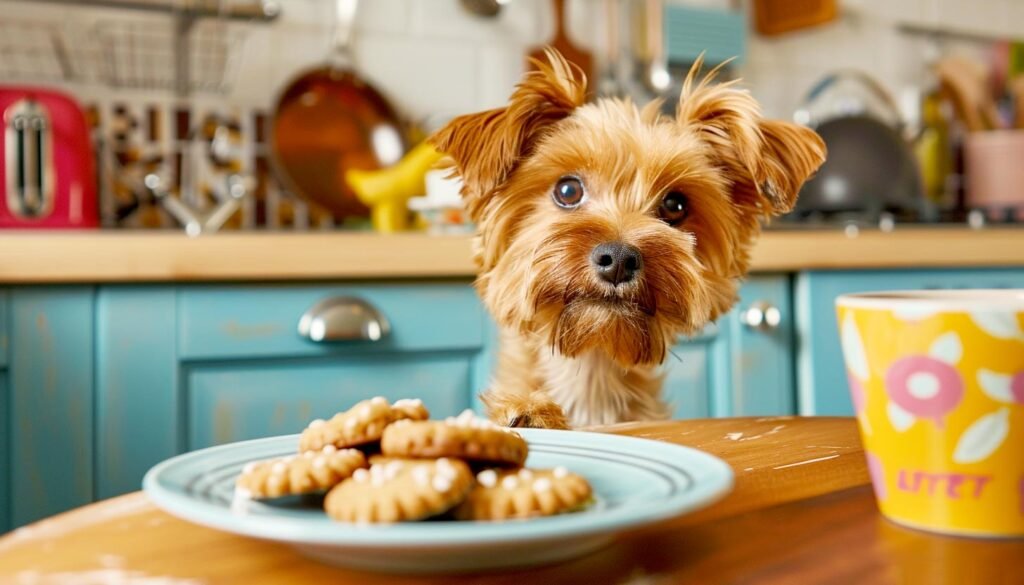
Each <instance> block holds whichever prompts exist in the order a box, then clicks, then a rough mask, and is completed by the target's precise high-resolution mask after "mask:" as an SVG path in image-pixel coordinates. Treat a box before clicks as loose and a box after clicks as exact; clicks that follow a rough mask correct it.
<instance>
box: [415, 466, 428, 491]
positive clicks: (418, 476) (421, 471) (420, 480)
mask: <svg viewBox="0 0 1024 585" xmlns="http://www.w3.org/2000/svg"><path fill="white" fill-rule="evenodd" d="M412 479H413V481H415V482H416V485H421V486H425V485H427V484H428V483H430V468H429V467H427V466H426V465H417V466H416V467H414V468H413V470H412Z"/></svg>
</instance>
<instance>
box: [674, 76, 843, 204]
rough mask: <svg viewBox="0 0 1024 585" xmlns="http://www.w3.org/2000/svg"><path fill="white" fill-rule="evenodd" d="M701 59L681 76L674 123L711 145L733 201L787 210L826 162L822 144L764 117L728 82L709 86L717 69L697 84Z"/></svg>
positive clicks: (814, 137) (745, 94) (792, 126)
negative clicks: (727, 178)
mask: <svg viewBox="0 0 1024 585" xmlns="http://www.w3.org/2000/svg"><path fill="white" fill-rule="evenodd" d="M701 61H702V60H698V62H697V63H695V64H694V65H693V68H692V69H690V73H689V75H687V77H686V82H685V83H684V85H683V91H682V94H681V96H680V98H679V106H678V108H677V109H676V119H677V121H678V122H679V123H681V124H684V125H689V126H691V127H693V128H695V129H696V130H697V131H698V132H699V133H700V134H701V136H702V137H703V138H704V140H705V141H706V142H707V143H708V144H709V145H710V146H711V148H712V151H713V152H714V157H715V158H716V162H718V163H719V164H721V165H723V166H724V167H725V168H726V169H727V170H728V172H729V173H730V175H732V176H731V177H730V178H731V179H732V181H733V194H734V197H736V198H737V199H738V203H741V204H747V205H752V206H753V207H755V208H756V209H758V210H759V211H760V212H761V213H763V214H764V215H779V214H782V213H786V212H788V211H790V210H792V209H793V206H794V205H795V204H796V198H797V194H798V193H799V191H800V187H801V186H802V185H803V184H804V181H806V180H807V179H808V178H810V176H811V174H813V173H814V172H815V171H816V170H818V167H820V166H821V164H822V163H823V162H824V161H825V143H824V141H822V139H821V137H820V136H818V134H817V133H815V132H814V131H813V130H811V129H810V128H806V127H804V126H800V125H798V124H793V123H791V122H783V121H779V120H766V119H764V118H763V117H762V116H761V110H760V107H759V106H758V104H757V102H756V101H755V100H754V98H753V97H752V96H751V95H750V93H749V92H747V91H746V90H742V89H739V88H737V87H735V84H734V83H733V82H727V83H721V84H717V85H716V84H713V83H712V81H713V79H714V77H715V74H716V73H717V71H718V70H717V68H716V69H714V70H712V71H711V72H710V73H708V74H707V75H706V76H704V78H703V79H701V80H700V81H699V82H698V81H697V75H698V71H699V70H700V68H701V66H702V64H703V63H702V62H701ZM766 204H767V205H766Z"/></svg>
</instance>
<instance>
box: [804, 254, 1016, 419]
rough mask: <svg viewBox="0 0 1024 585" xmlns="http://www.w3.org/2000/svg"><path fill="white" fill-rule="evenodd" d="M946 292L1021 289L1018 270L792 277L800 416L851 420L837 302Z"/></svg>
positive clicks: (815, 273) (835, 273)
mask: <svg viewBox="0 0 1024 585" xmlns="http://www.w3.org/2000/svg"><path fill="white" fill-rule="evenodd" d="M945 288H1024V270H1021V269H959V270H901V271H859V270H858V271H829V272H825V271H810V272H803V273H800V274H798V275H797V277H796V285H795V297H794V298H795V305H796V307H797V314H796V323H797V324H798V332H797V338H798V339H799V343H798V345H797V348H796V359H797V378H798V383H797V387H798V394H799V408H798V411H799V413H800V414H806V415H844V416H845V415H852V414H853V405H852V404H851V402H850V396H849V392H848V389H847V382H846V368H845V366H844V364H843V354H842V349H841V348H840V345H839V325H838V323H837V319H836V313H835V300H836V297H838V296H839V295H842V294H847V293H855V292H871V291H882V290H905V289H945Z"/></svg>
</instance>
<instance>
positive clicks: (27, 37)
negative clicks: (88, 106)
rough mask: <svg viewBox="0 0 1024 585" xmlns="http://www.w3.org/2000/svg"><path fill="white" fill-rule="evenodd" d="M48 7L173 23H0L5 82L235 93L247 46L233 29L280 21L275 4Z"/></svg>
mask: <svg viewBox="0 0 1024 585" xmlns="http://www.w3.org/2000/svg"><path fill="white" fill-rule="evenodd" d="M42 1H43V2H46V3H51V4H67V5H73V6H79V7H102V8H123V9H134V10H144V11H148V12H160V13H164V14H167V15H169V16H171V17H172V18H168V19H146V20H143V19H133V18H131V17H127V18H106V19H102V20H98V21H96V22H94V23H93V24H91V25H87V26H72V25H68V24H61V23H58V22H46V21H26V20H23V19H18V18H16V17H9V16H8V17H0V78H2V79H25V80H31V81H52V82H58V81H66V82H77V83H101V84H104V85H106V86H109V87H112V88H117V89H124V88H130V89H145V90H158V91H173V92H174V93H175V94H177V95H179V96H185V95H189V94H191V93H193V92H202V93H214V94H223V93H227V92H228V91H230V90H231V87H232V84H233V82H234V79H235V75H236V73H237V71H238V67H239V65H240V62H241V58H242V55H243V54H244V49H245V40H246V35H245V31H244V30H241V29H238V28H236V27H230V26H229V25H228V24H229V22H238V21H244V22H269V21H272V20H274V19H276V18H277V16H278V15H279V14H280V8H279V5H278V4H277V3H276V2H270V1H268V0H262V1H251V2H247V3H245V4H239V3H238V2H233V1H231V0H154V1H152V2H148V1H142V0H131V1H118V0H86V1H82V2H78V1H74V0H42Z"/></svg>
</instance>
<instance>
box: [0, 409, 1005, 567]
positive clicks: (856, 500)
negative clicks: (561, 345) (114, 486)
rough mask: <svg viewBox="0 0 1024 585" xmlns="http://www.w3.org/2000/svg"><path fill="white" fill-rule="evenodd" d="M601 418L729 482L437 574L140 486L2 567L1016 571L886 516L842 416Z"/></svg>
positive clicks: (69, 517)
mask: <svg viewBox="0 0 1024 585" xmlns="http://www.w3.org/2000/svg"><path fill="white" fill-rule="evenodd" d="M595 430H597V429H595ZM602 430H604V431H606V432H615V433H622V434H629V435H635V436H640V437H647V438H651V439H656V440H661V441H668V442H672V443H678V444H683V445H689V446H692V447H697V448H700V449H703V450H705V451H708V452H710V453H712V454H715V455H717V456H719V457H721V458H723V459H724V460H725V461H726V462H728V463H729V464H730V465H731V466H732V468H733V469H734V471H735V473H736V483H735V487H734V490H733V492H732V493H731V494H730V495H729V496H727V497H726V498H725V499H723V500H722V501H720V502H718V503H717V504H715V505H713V506H711V507H709V508H707V509H705V510H703V511H701V512H698V513H696V514H691V515H689V516H684V517H681V518H677V519H675V520H669V521H666V522H662V523H659V524H657V525H655V526H652V527H649V528H647V529H643V530H640V531H636V532H633V533H629V534H626V535H622V537H621V538H620V539H619V540H618V541H617V542H616V543H615V544H614V545H612V546H610V547H608V548H607V549H603V550H601V551H599V552H597V553H594V554H591V555H588V556H585V557H582V558H580V559H577V560H575V561H570V562H568V563H563V564H561V565H555V566H549V567H542V568H536V569H527V570H519V571H514V572H504V573H486V574H477V575H464V576H453V575H446V576H433V577H431V576H423V577H413V576H397V575H384V574H375V573H365V572H358V571H351V570H344V569H339V568H334V567H329V566H326V565H321V564H318V563H316V562H313V561H310V560H307V559H306V558H304V557H302V556H301V555H299V554H298V553H297V552H295V551H294V550H293V549H291V548H290V547H287V546H284V545H278V544H273V543H268V542H263V541H258V540H253V539H248V538H243V537H240V536H234V535H231V534H227V533H222V532H218V531H216V530H212V529H208V528H204V527H201V526H198V525H194V524H190V523H188V522H185V521H183V520H179V519H177V518H175V517H172V516H170V515H168V514H165V513H163V512H161V511H160V510H158V509H157V508H155V507H154V506H153V505H152V504H151V503H149V501H148V500H147V499H146V498H145V496H143V495H142V494H139V493H136V494H131V495H127V496H123V497H120V498H115V499H112V500H107V501H105V502H101V503H98V504H94V505H91V506H86V507H84V508H81V509H79V510H75V511H72V512H69V513H67V514H62V515H60V516H56V517H54V518H51V519H47V520H43V521H41V522H38V523H36V524H33V525H30V526H28V527H25V528H22V529H20V530H16V531H14V532H12V533H11V534H9V535H7V536H5V537H3V538H0V583H7V582H11V581H13V582H14V583H20V582H26V583H41V584H44V583H71V582H75V583H86V582H89V583H91V582H115V581H116V582H125V583H127V582H129V581H130V582H136V581H137V582H140V583H141V582H143V581H145V582H147V583H149V582H153V583H156V582H159V583H174V584H178V583H181V584H183V585H184V584H186V583H187V584H190V585H191V584H198V583H204V584H221V583H223V584H228V583H239V584H240V583H245V584H246V585H272V584H273V585H276V584H291V583H367V584H370V583H377V584H392V583H453V582H455V583H462V582H465V583H568V582H574V583H595V584H600V583H622V582H630V583H634V582H635V583H764V584H769V583H771V584H775V583H835V582H843V583H871V584H877V583H882V584H886V583H904V582H922V583H932V582H935V583H938V582H943V583H947V582H948V583H954V582H955V583H961V582H964V583H966V582H973V583H1020V582H1024V564H1022V563H1020V562H1019V561H1020V559H1021V558H1024V540H1012V539H1011V540H989V539H969V538H952V537H944V536H938V535H931V534H928V533H925V532H919V531H915V530H909V529H905V528H901V527H899V526H897V525H895V524H891V523H889V522H887V521H886V520H884V519H882V517H881V516H880V515H879V514H878V511H877V508H876V507H875V503H874V498H873V496H872V494H871V488H870V486H869V484H868V474H867V470H866V465H865V462H864V456H863V451H862V448H861V444H860V440H859V437H858V434H857V427H856V423H855V422H854V420H853V419H852V418H809V417H764V418H746V419H714V420H690V421H670V422H656V423H636V424H627V425H618V426H614V427H605V428H604V429H602ZM741 433H742V434H741ZM737 437H742V438H739V439H737ZM101 579H105V580H102V581H101ZM908 579H909V581H908Z"/></svg>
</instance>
